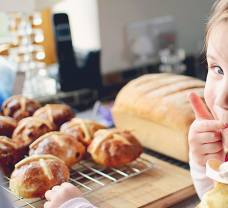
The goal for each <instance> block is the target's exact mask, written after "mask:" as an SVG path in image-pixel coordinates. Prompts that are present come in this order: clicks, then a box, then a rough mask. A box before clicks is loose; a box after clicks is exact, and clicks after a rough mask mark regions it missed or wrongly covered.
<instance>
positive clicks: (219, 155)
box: [205, 150, 225, 163]
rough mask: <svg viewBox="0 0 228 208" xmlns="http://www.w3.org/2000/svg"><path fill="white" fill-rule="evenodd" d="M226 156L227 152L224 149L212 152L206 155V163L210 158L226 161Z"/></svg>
mask: <svg viewBox="0 0 228 208" xmlns="http://www.w3.org/2000/svg"><path fill="white" fill-rule="evenodd" d="M224 158H225V154H224V151H223V150H222V151H219V152H217V153H212V154H207V155H205V163H206V162H207V160H209V159H217V160H221V161H224Z"/></svg>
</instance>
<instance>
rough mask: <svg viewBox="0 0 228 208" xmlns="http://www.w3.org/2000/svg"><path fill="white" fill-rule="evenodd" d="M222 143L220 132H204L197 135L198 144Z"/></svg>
mask: <svg viewBox="0 0 228 208" xmlns="http://www.w3.org/2000/svg"><path fill="white" fill-rule="evenodd" d="M219 141H222V135H221V133H220V132H203V133H198V134H197V140H196V142H197V143H200V144H207V143H214V142H219Z"/></svg>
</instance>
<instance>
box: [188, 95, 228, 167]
mask: <svg viewBox="0 0 228 208" xmlns="http://www.w3.org/2000/svg"><path fill="white" fill-rule="evenodd" d="M189 100H190V102H191V105H192V108H193V110H194V113H195V116H196V120H195V121H194V122H193V123H192V125H191V127H190V130H189V135H188V140H189V151H190V153H191V155H192V159H193V160H194V161H195V162H196V163H198V164H199V165H202V166H205V165H206V161H207V160H208V159H212V158H214V159H219V160H224V151H223V144H222V135H221V133H220V130H221V129H223V128H224V127H225V125H224V124H223V123H221V122H220V121H217V120H214V118H213V116H212V115H211V113H210V112H209V111H208V109H207V107H206V106H205V104H204V102H203V101H202V100H201V98H200V97H199V96H197V95H196V94H195V93H191V94H190V95H189Z"/></svg>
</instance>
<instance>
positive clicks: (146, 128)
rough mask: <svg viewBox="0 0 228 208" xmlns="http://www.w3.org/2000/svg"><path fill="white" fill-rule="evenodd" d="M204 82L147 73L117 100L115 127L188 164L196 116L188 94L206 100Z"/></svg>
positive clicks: (129, 85) (114, 108) (165, 74)
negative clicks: (193, 122)
mask: <svg viewBox="0 0 228 208" xmlns="http://www.w3.org/2000/svg"><path fill="white" fill-rule="evenodd" d="M204 85H205V83H204V82H203V81H201V80H198V79H194V78H192V77H188V76H183V75H174V74H167V73H162V74H147V75H143V76H141V77H139V78H137V79H135V80H132V81H130V82H129V83H128V84H127V85H126V86H124V87H123V88H122V90H121V91H120V92H119V94H118V95H117V97H116V100H115V102H114V106H113V109H112V114H113V119H114V122H115V125H116V126H117V127H118V128H120V129H126V130H130V131H131V132H132V133H133V134H135V136H136V137H137V138H138V139H139V141H140V142H141V144H142V145H143V146H145V147H148V148H150V149H153V150H155V151H158V152H160V153H163V154H166V155H168V156H171V157H174V158H176V159H179V160H182V161H185V162H187V161H188V141H187V134H188V130H189V126H190V125H191V123H192V121H193V120H194V113H193V111H192V108H191V106H190V103H189V102H188V100H187V95H188V94H189V93H190V92H192V91H194V92H196V93H197V94H198V95H199V96H201V97H203V89H204Z"/></svg>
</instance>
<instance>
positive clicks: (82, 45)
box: [53, 0, 100, 50]
mask: <svg viewBox="0 0 228 208" xmlns="http://www.w3.org/2000/svg"><path fill="white" fill-rule="evenodd" d="M53 11H54V12H65V13H67V14H68V16H69V21H70V26H71V33H72V39H73V44H74V46H75V47H76V48H79V49H87V50H91V49H100V34H99V22H98V8H97V0H64V1H61V2H60V3H58V4H56V5H55V6H54V8H53Z"/></svg>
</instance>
